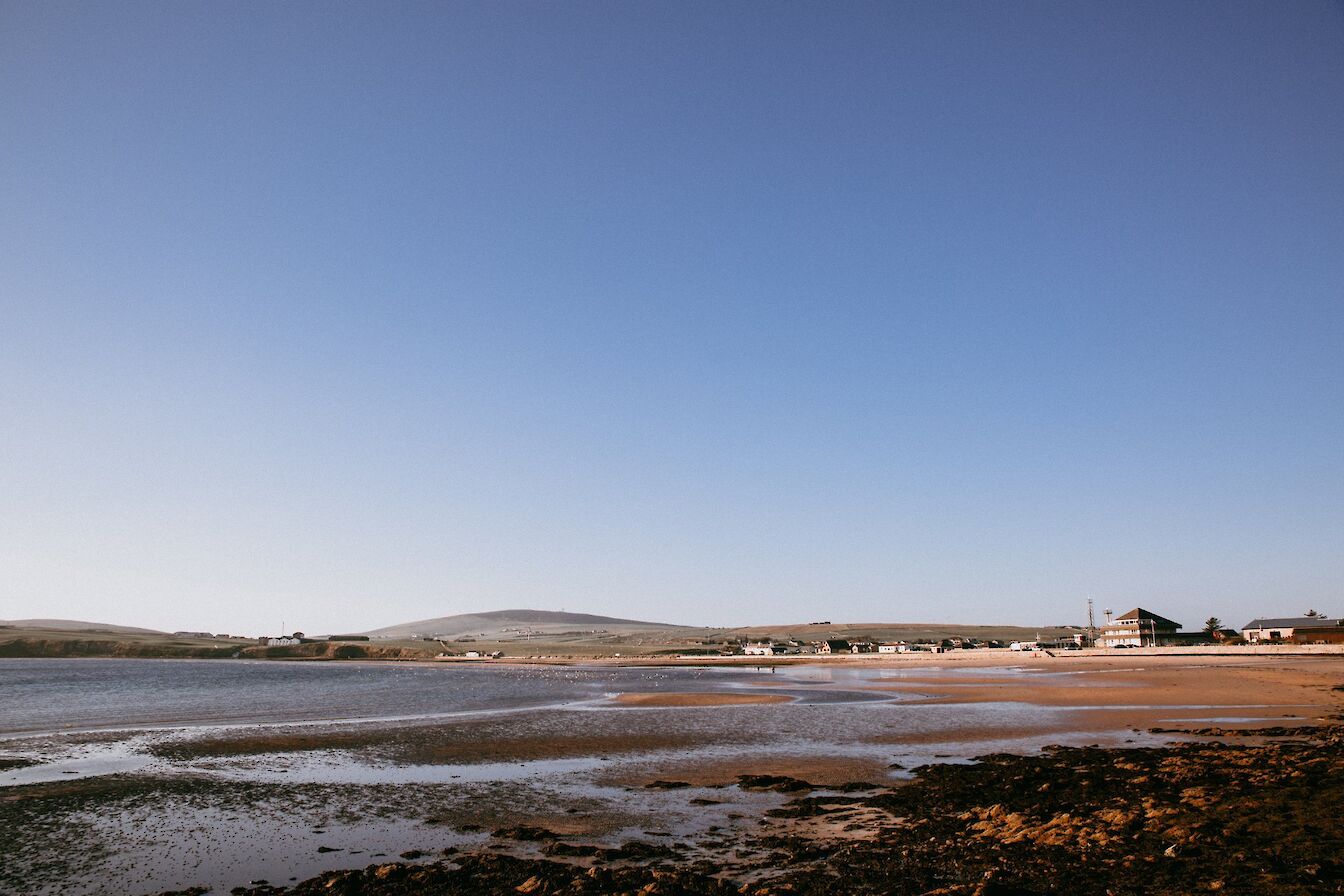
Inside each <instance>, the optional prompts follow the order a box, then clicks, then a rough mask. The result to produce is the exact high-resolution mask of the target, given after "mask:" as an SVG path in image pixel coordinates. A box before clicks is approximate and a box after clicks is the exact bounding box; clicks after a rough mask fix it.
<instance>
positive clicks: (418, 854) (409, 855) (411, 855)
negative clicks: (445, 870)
mask: <svg viewBox="0 0 1344 896" xmlns="http://www.w3.org/2000/svg"><path fill="white" fill-rule="evenodd" d="M427 855H429V853H426V852H424V851H423V850H419V849H408V850H406V851H405V852H403V853H402V854H401V858H403V859H406V860H407V861H408V862H409V861H413V860H414V859H423V858H424V857H425V856H427Z"/></svg>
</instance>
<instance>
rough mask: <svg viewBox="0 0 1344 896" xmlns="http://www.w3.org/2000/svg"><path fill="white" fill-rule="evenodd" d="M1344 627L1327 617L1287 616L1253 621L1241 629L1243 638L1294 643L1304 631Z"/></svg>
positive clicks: (1251, 640)
mask: <svg viewBox="0 0 1344 896" xmlns="http://www.w3.org/2000/svg"><path fill="white" fill-rule="evenodd" d="M1341 625H1344V623H1342V622H1341V621H1340V620H1338V619H1329V618H1327V617H1325V616H1286V617H1283V618H1279V619H1252V620H1251V621H1250V622H1248V623H1246V624H1245V625H1243V626H1242V627H1241V636H1242V637H1243V638H1245V639H1246V640H1247V641H1250V642H1252V643H1254V642H1256V641H1292V640H1294V637H1295V636H1296V635H1298V634H1300V633H1301V632H1302V630H1304V629H1337V628H1339V627H1340V626H1341Z"/></svg>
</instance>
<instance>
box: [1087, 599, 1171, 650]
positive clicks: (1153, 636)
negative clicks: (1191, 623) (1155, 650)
mask: <svg viewBox="0 0 1344 896" xmlns="http://www.w3.org/2000/svg"><path fill="white" fill-rule="evenodd" d="M1180 627H1181V624H1180V623H1179V622H1172V621H1171V620H1170V619H1167V618H1166V617H1165V616H1159V615H1157V614H1156V613H1154V612H1153V611H1151V610H1145V609H1144V608H1143V607H1135V608H1134V609H1132V610H1130V611H1129V612H1128V613H1125V614H1124V615H1122V616H1118V617H1116V619H1115V620H1114V621H1113V622H1110V623H1107V625H1106V627H1105V628H1103V629H1102V630H1101V635H1100V637H1098V638H1097V646H1099V647H1155V646H1156V645H1158V644H1160V643H1162V641H1163V639H1164V638H1170V637H1171V636H1172V635H1175V634H1176V630H1177V629H1179V628H1180Z"/></svg>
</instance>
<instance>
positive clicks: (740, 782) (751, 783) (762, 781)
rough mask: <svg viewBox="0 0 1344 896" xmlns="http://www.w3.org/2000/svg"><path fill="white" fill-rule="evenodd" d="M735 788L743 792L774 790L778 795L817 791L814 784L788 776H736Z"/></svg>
mask: <svg viewBox="0 0 1344 896" xmlns="http://www.w3.org/2000/svg"><path fill="white" fill-rule="evenodd" d="M737 786H738V787H741V788H742V789H743V790H775V791H778V792H780V793H798V792H800V791H804V790H816V789H817V788H816V785H815V784H809V783H808V782H807V781H803V780H801V779H799V778H790V777H789V776H788V775H738V776H737Z"/></svg>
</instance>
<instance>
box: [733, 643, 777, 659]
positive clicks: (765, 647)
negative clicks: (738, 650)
mask: <svg viewBox="0 0 1344 896" xmlns="http://www.w3.org/2000/svg"><path fill="white" fill-rule="evenodd" d="M742 652H743V653H745V654H746V655H747V656H774V655H775V654H777V653H783V652H784V648H783V647H781V646H778V645H775V644H771V643H769V642H766V643H763V644H744V645H742Z"/></svg>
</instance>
